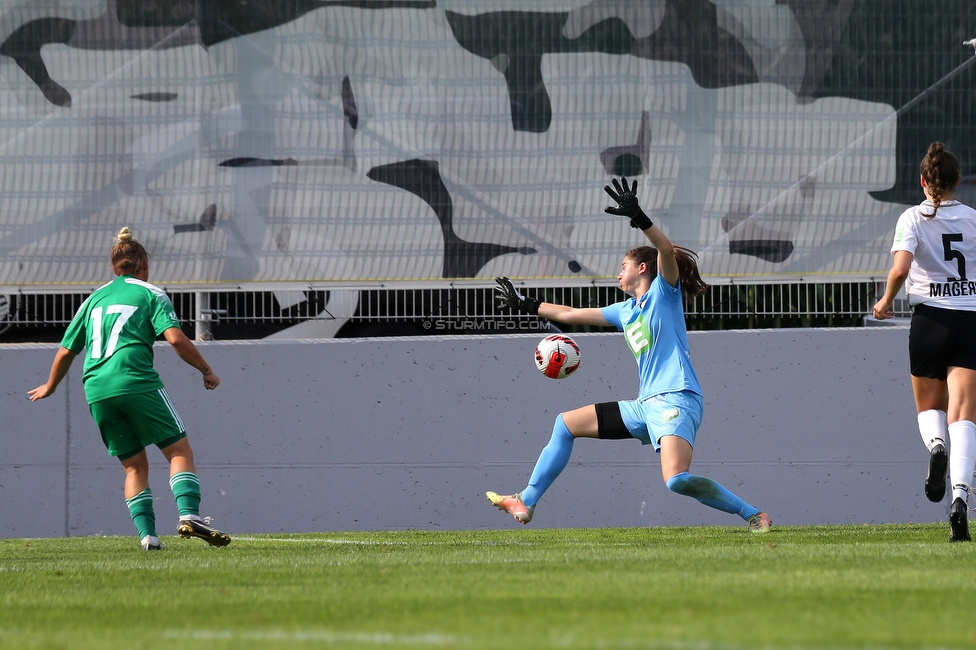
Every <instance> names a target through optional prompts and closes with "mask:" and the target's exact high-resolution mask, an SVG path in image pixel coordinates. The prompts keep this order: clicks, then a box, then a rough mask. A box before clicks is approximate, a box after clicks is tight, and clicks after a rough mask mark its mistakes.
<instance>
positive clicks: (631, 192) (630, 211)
mask: <svg viewBox="0 0 976 650" xmlns="http://www.w3.org/2000/svg"><path fill="white" fill-rule="evenodd" d="M620 180H621V181H623V184H624V185H623V187H621V186H620V183H618V182H617V179H616V178H615V179H613V187H614V189H616V190H617V191H616V192H614V191H613V190H612V189H610V186H609V185H607V186H605V187H604V188H603V189H604V190H606V191H607V194H609V195H610V198H611V199H613V200H614V201H616V202H617V207H613V206H610V207H608V208H607V209H606V212H608V213H610V214H616V215H619V216H621V217H630V227H631V228H637V229H638V230H647V229H648V228H650V227H651V226H653V225H654V223H653V222H652V221H651V219H650V217H648V216H647V215H646V214H644V211H643V210H641V207H640V203H639V202H638V201H637V181H634V185H633V187H631V188H630V189H627V179H626V178H624V177H621V179H620Z"/></svg>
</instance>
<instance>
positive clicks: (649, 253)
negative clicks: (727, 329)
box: [624, 246, 708, 297]
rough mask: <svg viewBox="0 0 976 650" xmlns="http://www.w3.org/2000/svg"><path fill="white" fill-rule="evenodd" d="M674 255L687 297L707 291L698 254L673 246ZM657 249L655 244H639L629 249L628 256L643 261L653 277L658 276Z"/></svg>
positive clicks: (679, 277) (683, 290)
mask: <svg viewBox="0 0 976 650" xmlns="http://www.w3.org/2000/svg"><path fill="white" fill-rule="evenodd" d="M672 248H673V249H674V257H675V259H676V260H677V261H678V279H679V280H680V281H681V291H682V293H684V294H685V296H686V297H694V296H697V295H698V294H700V293H702V292H703V291H705V289H707V288H708V285H707V284H705V281H704V280H702V277H701V274H700V273H699V272H698V255H697V254H696V253H695V251H693V250H691V249H690V248H685V247H683V246H672ZM657 255H658V253H657V249H656V248H654V247H653V246H638V247H637V248H632V249H630V250H629V251H627V254H626V255H625V256H624V257H628V258H630V259H632V260H634V261H635V262H637V263H638V264H640V263H641V262H643V263H644V264H647V268H648V269H650V272H651V279H652V280H653V279H654V278H655V277H657Z"/></svg>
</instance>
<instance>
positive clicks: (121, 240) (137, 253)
mask: <svg viewBox="0 0 976 650" xmlns="http://www.w3.org/2000/svg"><path fill="white" fill-rule="evenodd" d="M117 240H118V243H116V244H115V246H113V247H112V268H113V269H115V272H116V273H117V274H119V275H136V274H138V273H139V272H140V271H142V269H143V267H144V266H145V264H146V262H147V261H149V254H148V253H147V252H146V249H145V248H143V246H142V244H140V243H139V242H137V241H136V239H135V237H133V236H132V233H131V232H130V231H129V229H128V228H122V230H120V231H119V236H118V237H117Z"/></svg>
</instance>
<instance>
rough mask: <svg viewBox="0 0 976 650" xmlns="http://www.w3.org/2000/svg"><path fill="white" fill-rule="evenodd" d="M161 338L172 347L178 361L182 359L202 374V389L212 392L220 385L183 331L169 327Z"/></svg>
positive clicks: (218, 379)
mask: <svg viewBox="0 0 976 650" xmlns="http://www.w3.org/2000/svg"><path fill="white" fill-rule="evenodd" d="M163 337H164V338H165V339H166V342H167V343H169V344H170V345H172V346H173V350H174V351H175V352H176V354H177V356H179V358H180V359H183V361H185V362H186V363H187V364H189V365H191V366H193V367H194V368H196V369H197V370H199V371H200V372H201V373H202V374H203V386H204V388H206V389H207V390H213V389H214V388H216V387H217V385H218V384H220V377H218V376H217V375H216V374H214V371H213V369H212V368H211V367H210V364H208V363H207V361H206V360H205V359H204V358H203V355H202V354H200V351H199V350H197V346H195V345H193V341H191V340H190V339H188V338H186V334H184V333H183V330H181V329H180V328H179V327H171V328H169V329H168V330H166V331H165V332H163Z"/></svg>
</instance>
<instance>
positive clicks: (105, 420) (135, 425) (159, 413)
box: [88, 388, 186, 460]
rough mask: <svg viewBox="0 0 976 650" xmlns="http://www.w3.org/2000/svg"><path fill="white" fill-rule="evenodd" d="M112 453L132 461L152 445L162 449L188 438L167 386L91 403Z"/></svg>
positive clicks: (109, 451) (93, 412) (103, 439)
mask: <svg viewBox="0 0 976 650" xmlns="http://www.w3.org/2000/svg"><path fill="white" fill-rule="evenodd" d="M88 410H89V411H91V414H92V417H93V418H95V424H96V425H97V426H98V430H99V431H100V432H101V433H102V442H104V443H105V447H106V448H107V449H108V454H109V456H117V457H118V458H119V460H128V459H129V458H132V457H133V456H135V455H136V454H138V453H139V452H140V451H142V450H143V449H145V448H146V447H148V446H149V445H156V446H157V447H159V448H160V449H162V448H164V447H169V446H170V445H171V444H173V443H174V442H178V441H179V440H181V439H182V438H185V437H186V427H184V426H183V420H181V419H180V414H179V413H177V412H176V407H175V406H173V401H172V400H171V399H170V398H169V395H168V394H167V393H166V389H165V388H160V389H159V390H154V391H150V392H148V393H135V394H132V395H119V396H118V397H109V398H108V399H103V400H99V401H97V402H92V403H91V404H89V405H88Z"/></svg>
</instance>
